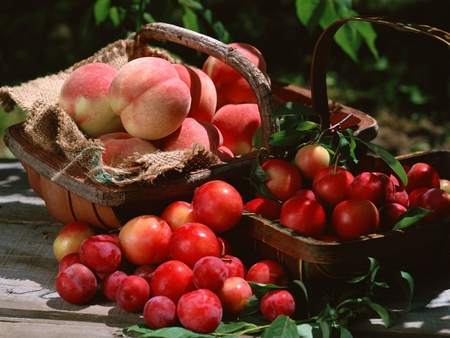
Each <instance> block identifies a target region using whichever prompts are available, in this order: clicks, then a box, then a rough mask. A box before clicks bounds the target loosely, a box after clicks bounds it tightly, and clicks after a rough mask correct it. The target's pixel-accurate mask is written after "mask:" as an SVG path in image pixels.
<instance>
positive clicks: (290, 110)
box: [272, 102, 320, 119]
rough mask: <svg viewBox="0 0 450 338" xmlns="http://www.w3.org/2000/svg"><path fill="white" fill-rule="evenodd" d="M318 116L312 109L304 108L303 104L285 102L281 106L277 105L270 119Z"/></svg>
mask: <svg viewBox="0 0 450 338" xmlns="http://www.w3.org/2000/svg"><path fill="white" fill-rule="evenodd" d="M299 115H301V116H314V115H316V116H320V114H319V113H318V112H316V111H315V110H314V109H312V108H310V107H306V106H305V105H303V104H300V103H294V102H285V103H282V104H279V105H278V106H277V107H276V108H275V110H274V112H273V114H272V118H273V119H275V118H279V117H283V116H299Z"/></svg>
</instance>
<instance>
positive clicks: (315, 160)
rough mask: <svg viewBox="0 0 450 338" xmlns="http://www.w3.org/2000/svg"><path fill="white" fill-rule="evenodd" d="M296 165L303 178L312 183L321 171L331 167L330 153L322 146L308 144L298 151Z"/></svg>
mask: <svg viewBox="0 0 450 338" xmlns="http://www.w3.org/2000/svg"><path fill="white" fill-rule="evenodd" d="M294 163H295V166H296V167H297V168H298V170H299V171H300V173H301V174H302V176H303V177H304V178H306V179H307V180H310V181H312V180H313V178H314V176H315V175H316V174H317V173H318V172H319V170H320V169H322V168H325V167H327V166H329V165H330V153H329V152H328V150H326V149H325V148H324V147H322V146H321V145H318V144H308V145H306V146H304V147H301V148H300V149H299V150H298V151H297V153H296V154H295V159H294Z"/></svg>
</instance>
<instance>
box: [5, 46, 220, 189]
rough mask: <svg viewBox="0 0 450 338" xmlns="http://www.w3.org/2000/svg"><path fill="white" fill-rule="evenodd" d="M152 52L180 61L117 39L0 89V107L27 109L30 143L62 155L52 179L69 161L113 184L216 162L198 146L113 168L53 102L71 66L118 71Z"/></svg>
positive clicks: (98, 146)
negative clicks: (71, 61)
mask: <svg viewBox="0 0 450 338" xmlns="http://www.w3.org/2000/svg"><path fill="white" fill-rule="evenodd" d="M130 56H132V58H133V59H134V58H137V57H145V56H156V57H160V58H163V59H165V60H167V61H169V62H171V63H181V61H180V60H178V59H176V58H174V57H172V56H171V55H170V54H169V53H168V52H167V51H165V50H164V49H159V48H153V47H150V46H140V47H139V48H136V46H135V45H134V40H132V39H127V40H119V41H116V42H115V43H112V44H109V45H108V46H106V47H104V48H103V49H101V50H100V51H99V52H97V53H96V54H94V55H93V56H91V57H89V58H87V59H85V60H82V61H80V62H78V63H76V64H74V65H73V66H71V67H69V68H67V69H65V70H63V71H61V72H59V73H57V74H52V75H48V76H45V77H41V78H37V79H35V80H32V81H29V82H26V83H23V84H21V85H19V86H14V87H8V86H4V87H1V88H0V105H1V106H2V107H3V109H4V110H5V111H6V112H10V111H12V110H13V109H14V106H15V105H18V106H19V107H20V108H21V109H23V110H25V111H27V112H28V118H27V120H26V121H25V132H27V133H28V134H29V135H30V137H31V138H32V140H33V142H34V143H35V145H36V146H38V147H42V148H43V149H44V150H46V151H49V152H51V153H62V154H64V155H65V156H66V158H67V160H68V161H67V163H64V164H62V166H63V168H62V169H61V171H60V172H59V173H57V174H56V175H55V176H54V177H53V178H52V179H54V180H56V179H57V177H58V176H59V175H60V174H62V173H64V172H65V171H66V170H67V168H68V167H69V166H71V165H79V166H81V167H83V168H85V169H86V170H87V173H88V176H89V177H90V178H91V179H92V180H94V181H97V182H99V183H103V184H108V183H112V184H115V185H119V186H124V185H128V184H131V183H135V182H143V181H145V182H153V181H154V180H155V179H156V178H158V177H160V176H164V175H165V174H167V173H168V172H170V171H175V172H179V173H185V174H188V173H189V172H191V171H195V170H199V169H205V168H208V167H210V166H211V165H214V164H217V163H219V162H220V160H219V158H218V157H217V156H216V155H214V154H213V153H212V152H210V151H209V150H207V149H206V148H204V147H203V146H201V145H199V144H194V145H193V146H192V147H191V148H188V149H185V150H180V151H169V152H156V153H152V154H147V155H144V156H133V157H131V158H130V159H129V160H128V161H125V162H124V163H122V164H121V166H120V167H118V168H113V167H108V166H106V165H104V164H103V163H102V161H101V152H102V151H103V150H104V149H103V148H102V147H101V144H100V143H99V142H98V141H97V140H93V139H88V138H87V137H86V136H85V135H84V133H83V132H82V131H81V130H80V129H79V128H78V126H77V125H76V123H75V122H74V121H73V120H72V119H71V118H70V116H69V115H68V114H67V113H65V112H64V111H63V110H62V109H60V108H59V106H58V98H59V92H60V89H61V87H62V85H63V83H64V81H65V79H66V78H67V77H68V76H69V75H70V74H71V73H72V72H73V71H74V70H75V69H77V68H79V67H81V66H83V65H85V64H87V63H93V62H103V63H108V64H111V65H113V66H114V67H116V68H117V69H120V68H121V67H122V66H124V65H125V64H126V63H127V62H128V60H129V57H130Z"/></svg>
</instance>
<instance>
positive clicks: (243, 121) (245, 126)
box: [212, 103, 261, 156]
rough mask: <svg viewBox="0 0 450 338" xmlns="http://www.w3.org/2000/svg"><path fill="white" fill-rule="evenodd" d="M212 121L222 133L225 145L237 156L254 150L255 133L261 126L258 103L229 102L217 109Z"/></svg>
mask: <svg viewBox="0 0 450 338" xmlns="http://www.w3.org/2000/svg"><path fill="white" fill-rule="evenodd" d="M212 122H213V124H214V125H215V126H216V127H217V128H219V130H220V132H221V133H222V136H223V145H224V146H225V147H227V148H229V149H230V150H231V151H232V152H233V154H234V155H235V156H237V155H242V154H245V153H248V152H250V151H252V149H253V134H254V133H255V131H256V130H257V129H258V128H259V127H260V126H261V116H260V114H259V109H258V105H257V104H255V103H242V104H227V105H225V106H223V107H222V108H219V109H218V110H217V112H216V114H215V115H214V117H213V119H212Z"/></svg>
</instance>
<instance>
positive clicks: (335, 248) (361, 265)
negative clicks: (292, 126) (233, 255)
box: [229, 17, 450, 283]
mask: <svg viewBox="0 0 450 338" xmlns="http://www.w3.org/2000/svg"><path fill="white" fill-rule="evenodd" d="M351 20H357V21H369V22H373V23H377V24H385V25H388V26H391V27H394V28H396V29H399V30H404V31H409V32H415V33H421V34H426V35H429V36H432V37H434V38H438V39H439V40H441V41H443V42H445V43H446V44H447V45H450V34H448V33H446V32H443V31H440V30H437V29H435V28H432V27H428V26H423V25H410V24H404V23H401V22H398V21H392V20H390V19H386V18H360V17H356V18H349V19H344V20H340V21H336V22H335V23H333V24H332V25H330V26H329V27H328V28H327V29H326V30H325V31H324V32H323V34H322V36H321V38H319V40H318V42H317V44H316V48H315V55H314V57H313V65H312V71H315V77H314V80H315V81H317V82H315V83H312V89H313V94H316V95H317V94H318V95H320V96H321V97H323V96H326V86H325V72H324V69H325V68H324V67H323V64H324V63H325V62H326V59H327V55H328V53H329V47H330V44H331V41H332V37H333V35H334V33H335V32H336V31H337V30H338V29H339V27H341V26H342V25H343V24H344V23H346V22H348V21H351ZM318 103H320V104H322V105H321V106H316V107H315V108H316V110H319V111H322V112H323V111H324V109H326V108H325V105H323V101H320V102H319V101H318ZM398 160H399V161H400V163H402V164H404V165H409V166H411V165H412V164H414V163H417V162H425V163H428V164H430V165H432V166H433V167H434V168H436V169H437V171H438V173H439V175H440V177H441V178H446V179H449V178H450V151H445V150H434V151H429V152H420V153H412V154H407V155H403V156H399V157H398ZM233 231H236V232H237V234H232V235H231V237H230V238H229V240H230V241H231V242H232V243H233V241H234V242H236V240H235V238H238V241H239V243H236V244H239V245H236V247H237V248H242V250H243V252H239V253H238V254H239V255H241V256H242V257H247V258H248V259H249V261H250V263H249V264H251V261H252V260H260V259H263V258H266V259H274V260H276V261H279V262H280V263H282V264H283V265H284V266H285V267H286V268H287V269H288V271H289V272H290V273H291V274H292V277H293V278H296V279H300V280H308V281H311V282H316V283H330V282H331V283H336V282H339V281H344V280H348V279H350V278H353V277H357V276H362V275H364V274H365V273H367V271H368V267H369V260H368V257H371V258H375V259H376V260H378V262H379V263H380V266H381V267H382V268H383V269H384V271H387V272H389V271H393V270H397V271H398V270H405V271H408V272H410V271H415V272H424V271H427V270H429V269H433V268H436V267H437V266H439V265H441V267H442V266H445V265H443V264H442V263H443V262H445V264H448V262H449V260H450V219H446V220H442V221H437V222H433V223H429V224H423V225H421V226H415V227H411V228H408V229H405V230H398V231H391V232H389V233H385V234H373V235H369V236H364V237H360V238H357V239H353V240H346V241H341V242H324V241H319V240H314V239H312V238H308V237H304V236H301V235H299V234H298V233H295V232H294V231H292V230H290V229H288V228H286V227H284V226H282V225H280V224H278V223H274V222H270V221H268V220H266V219H264V218H261V217H258V216H244V217H243V219H242V220H241V222H240V224H238V226H236V227H235V228H234V229H233Z"/></svg>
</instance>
